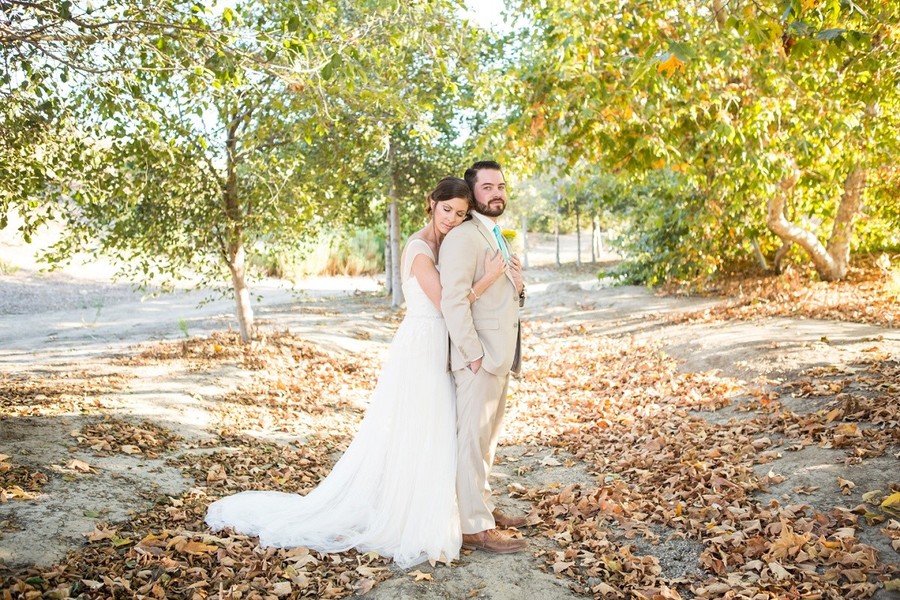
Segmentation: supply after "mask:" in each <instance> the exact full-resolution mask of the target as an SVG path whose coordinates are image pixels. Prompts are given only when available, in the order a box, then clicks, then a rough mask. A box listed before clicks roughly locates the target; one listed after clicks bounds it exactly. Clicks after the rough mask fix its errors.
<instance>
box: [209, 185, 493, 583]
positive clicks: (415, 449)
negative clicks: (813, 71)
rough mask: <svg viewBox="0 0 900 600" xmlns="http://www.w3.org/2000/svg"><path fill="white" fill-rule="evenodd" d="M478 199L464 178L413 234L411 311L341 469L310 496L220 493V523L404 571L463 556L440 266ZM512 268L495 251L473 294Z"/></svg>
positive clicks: (441, 193) (214, 520) (216, 508)
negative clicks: (382, 559) (352, 553)
mask: <svg viewBox="0 0 900 600" xmlns="http://www.w3.org/2000/svg"><path fill="white" fill-rule="evenodd" d="M473 204H474V200H473V197H472V192H471V191H470V189H469V186H468V185H467V184H466V182H465V181H464V180H462V179H459V178H456V177H445V178H444V179H442V180H441V181H440V182H439V183H438V185H437V186H436V187H435V189H434V191H432V192H431V194H429V196H428V207H427V209H426V211H427V212H428V214H429V215H430V218H429V220H428V224H427V225H425V227H423V228H422V229H420V230H419V231H417V232H416V233H415V234H413V235H412V236H411V237H410V239H409V241H408V242H407V244H406V247H405V249H404V251H403V255H402V260H401V279H402V282H403V293H404V296H405V298H406V316H405V317H404V319H403V322H402V323H401V324H400V327H399V328H398V329H397V333H396V334H395V336H394V339H393V341H392V342H391V346H390V350H389V354H388V358H387V360H386V361H385V363H384V365H383V367H382V370H381V373H380V375H379V377H378V382H377V384H376V386H375V390H374V392H373V393H372V396H371V399H370V402H369V407H368V409H367V411H366V415H365V417H364V418H363V420H362V423H361V424H360V427H359V431H358V432H357V434H356V437H355V438H354V439H353V441H352V442H351V444H350V446H349V447H348V448H347V451H346V452H344V454H343V455H342V456H341V458H340V459H339V460H338V462H337V463H336V464H335V465H334V468H333V469H332V471H331V473H330V474H329V475H328V476H327V477H326V478H325V479H323V480H322V481H321V482H320V483H319V485H318V486H317V487H316V488H315V489H313V490H312V491H311V492H309V493H308V494H307V495H306V496H300V495H297V494H288V493H283V492H274V491H250V492H241V493H238V494H235V495H232V496H227V497H225V498H222V499H220V500H217V501H216V502H213V503H212V504H211V505H210V507H209V509H208V511H207V514H206V523H207V524H208V525H209V526H210V528H212V529H213V530H220V529H223V528H226V527H230V528H232V529H233V530H234V531H236V532H238V533H242V534H246V535H257V536H259V543H260V545H262V546H276V547H281V548H290V547H296V546H305V547H307V548H311V549H313V550H318V551H320V552H341V551H344V550H348V549H350V548H356V549H357V550H359V551H360V552H369V551H375V552H377V553H378V554H380V555H382V556H390V557H393V559H394V561H395V562H396V563H397V564H398V565H399V566H401V567H403V568H408V567H411V566H413V565H416V564H418V563H421V562H424V561H426V560H431V561H443V562H447V563H449V562H450V561H452V560H455V559H457V558H458V557H459V549H460V546H461V543H462V537H461V533H460V522H459V514H458V512H457V505H456V483H455V482H456V400H455V390H454V385H453V381H452V379H451V376H450V373H449V371H448V349H449V341H448V339H449V338H448V335H447V327H446V326H445V325H444V320H443V318H442V317H441V313H440V309H439V307H440V300H441V284H440V277H439V275H438V271H437V267H436V266H435V265H436V264H437V261H438V255H439V251H440V246H441V241H442V240H443V239H444V236H445V235H446V234H447V232H448V231H450V230H451V229H453V228H454V227H456V226H457V225H459V224H460V223H462V222H463V221H464V220H465V219H467V218H469V215H468V211H469V209H470V208H471V207H472V206H473ZM506 268H507V265H506V262H505V261H504V259H503V257H502V256H500V255H499V254H496V255H492V256H489V257H488V260H487V262H486V268H485V275H484V276H483V277H482V278H481V279H480V280H478V281H477V282H476V284H475V285H474V286H473V288H472V290H470V295H469V297H470V301H471V302H474V301H475V300H476V299H477V297H478V296H479V295H480V294H481V293H482V292H484V291H485V290H487V288H488V287H489V286H490V285H491V284H492V283H493V282H494V281H496V280H497V279H498V278H499V277H501V276H503V272H504V271H505V270H506Z"/></svg>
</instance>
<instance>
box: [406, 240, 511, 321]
mask: <svg viewBox="0 0 900 600" xmlns="http://www.w3.org/2000/svg"><path fill="white" fill-rule="evenodd" d="M487 252H488V255H487V256H485V259H484V275H482V276H481V278H480V279H479V280H478V281H476V282H475V284H474V285H473V286H472V287H471V289H470V290H469V295H468V296H467V298H468V299H469V303H470V304H472V303H474V302H475V301H476V300H478V298H479V297H480V296H481V295H482V294H483V293H484V292H486V291H487V289H488V288H489V287H491V285H493V283H494V282H495V281H497V280H498V279H500V278H501V277H502V276H503V273H505V272H506V269H507V264H506V261H505V260H504V259H503V255H501V254H500V252H499V251H495V252H491V251H490V250H488V251H487ZM411 272H412V274H413V275H414V276H415V278H416V281H418V282H419V286H420V287H421V288H422V291H423V292H425V295H426V296H428V299H429V300H431V303H432V304H434V305H435V306H436V307H437V309H438V310H441V276H440V274H439V273H438V271H437V269H436V268H435V267H434V262H432V260H431V258H429V257H428V256H426V255H425V254H419V255H417V256H416V257H415V258H414V259H413V264H412V269H411Z"/></svg>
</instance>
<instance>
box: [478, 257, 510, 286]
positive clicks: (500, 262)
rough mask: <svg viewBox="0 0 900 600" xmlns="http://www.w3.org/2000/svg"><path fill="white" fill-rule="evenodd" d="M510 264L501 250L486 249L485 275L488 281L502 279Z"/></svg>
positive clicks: (492, 281)
mask: <svg viewBox="0 0 900 600" xmlns="http://www.w3.org/2000/svg"><path fill="white" fill-rule="evenodd" d="M508 268H509V265H508V264H507V263H506V259H504V258H503V255H502V254H501V253H500V251H499V250H490V249H488V250H485V252H484V275H485V277H486V278H487V281H488V283H494V282H495V281H497V280H498V279H500V278H501V277H502V276H503V274H504V273H506V270H507V269H508Z"/></svg>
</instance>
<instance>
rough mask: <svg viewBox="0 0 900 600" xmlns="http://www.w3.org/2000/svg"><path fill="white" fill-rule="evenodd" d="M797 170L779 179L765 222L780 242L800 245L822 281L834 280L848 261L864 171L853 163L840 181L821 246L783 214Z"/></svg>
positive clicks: (844, 271) (808, 232)
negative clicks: (835, 205)
mask: <svg viewBox="0 0 900 600" xmlns="http://www.w3.org/2000/svg"><path fill="white" fill-rule="evenodd" d="M799 178H800V173H799V171H797V170H796V169H795V170H794V172H793V173H792V174H791V175H790V176H788V177H787V178H785V179H784V181H782V182H781V185H780V188H779V190H778V191H777V192H776V193H775V194H774V195H773V196H772V198H770V199H769V207H768V208H769V215H768V220H767V225H768V226H769V229H771V230H772V232H773V233H775V235H777V236H778V237H780V238H781V240H782V241H783V242H784V243H789V242H793V243H795V244H797V245H798V246H800V247H801V248H803V250H804V251H805V252H806V253H807V254H808V255H809V257H810V258H811V259H812V262H813V265H814V266H815V269H816V272H817V273H818V274H819V277H820V278H821V279H822V280H823V281H836V280H839V279H843V278H844V277H846V275H847V267H848V266H849V264H850V238H851V235H852V233H853V219H854V217H856V214H857V213H858V212H859V209H860V206H861V202H862V189H863V184H864V183H865V170H864V169H863V168H862V167H861V166H860V165H858V164H856V165H854V166H853V168H852V169H851V170H850V174H849V175H847V179H846V180H845V181H844V194H843V196H842V198H841V204H840V206H839V207H838V212H837V215H836V216H835V219H834V227H833V229H832V233H831V238H830V239H829V241H828V247H827V248H826V247H825V246H823V245H822V243H821V242H820V241H819V240H818V238H817V237H816V236H815V234H814V233H812V232H810V231H807V230H806V229H803V228H802V227H800V226H798V225H795V224H794V223H791V222H790V221H788V219H787V217H785V216H784V206H785V201H786V198H787V196H788V194H789V193H790V191H791V190H793V188H794V186H795V185H796V184H797V180H798V179H799Z"/></svg>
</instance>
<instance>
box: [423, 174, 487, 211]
mask: <svg viewBox="0 0 900 600" xmlns="http://www.w3.org/2000/svg"><path fill="white" fill-rule="evenodd" d="M454 198H462V199H463V200H465V201H466V202H467V203H468V204H469V210H472V209H473V208H474V207H475V197H474V196H473V195H472V188H470V187H469V184H467V183H466V180H465V179H460V178H459V177H444V178H443V179H441V180H440V181H439V182H438V184H437V185H436V186H435V188H434V189H433V190H432V191H431V193H430V194H428V199H427V202H426V205H425V212H426V213H428V214H429V215H430V214H431V202H432V200H433V201H434V202H445V201H447V200H453V199H454ZM470 218H471V215H466V219H467V220H468V219H470Z"/></svg>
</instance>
